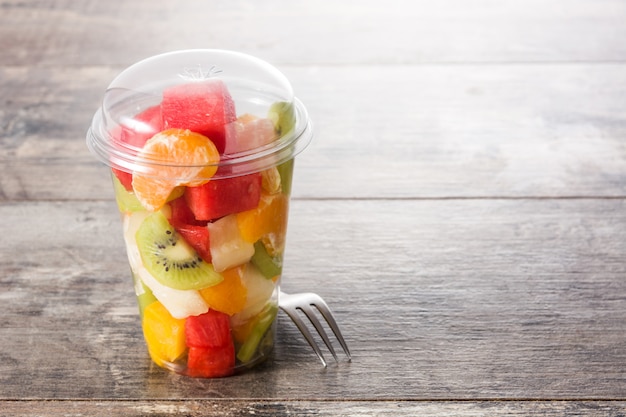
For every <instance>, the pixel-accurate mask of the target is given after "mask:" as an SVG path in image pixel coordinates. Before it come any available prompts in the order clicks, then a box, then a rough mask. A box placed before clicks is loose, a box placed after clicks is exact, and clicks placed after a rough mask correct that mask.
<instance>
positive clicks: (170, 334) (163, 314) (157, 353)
mask: <svg viewBox="0 0 626 417" xmlns="http://www.w3.org/2000/svg"><path fill="white" fill-rule="evenodd" d="M142 328H143V335H144V338H145V340H146V345H147V346H148V352H150V356H151V357H152V360H154V362H155V363H156V364H157V365H159V366H163V365H164V362H174V361H176V359H178V358H179V357H180V356H181V355H182V354H183V353H185V350H186V349H187V346H186V345H185V320H180V319H176V318H174V317H172V315H171V314H170V313H169V312H168V311H167V309H166V308H165V307H164V306H163V305H162V304H161V303H159V302H158V301H155V302H153V303H152V304H150V305H149V306H147V307H146V308H145V310H144V315H143V321H142Z"/></svg>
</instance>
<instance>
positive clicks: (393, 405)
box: [0, 400, 626, 417]
mask: <svg viewBox="0 0 626 417" xmlns="http://www.w3.org/2000/svg"><path fill="white" fill-rule="evenodd" d="M0 407H2V408H1V410H2V411H0V415H2V416H11V417H34V416H41V415H46V416H64V417H80V416H85V415H89V416H93V417H98V416H110V415H123V416H127V417H135V416H137V417H138V416H151V415H156V416H167V415H185V416H189V417H194V416H220V417H235V416H242V415H254V416H260V417H263V416H268V417H275V416H286V415H296V416H353V417H357V416H371V415H376V416H381V417H384V416H394V417H395V416H417V415H419V416H424V417H439V416H446V417H447V416H484V415H490V416H528V415H542V416H546V417H550V416H563V415H567V416H585V417H594V416H598V417H600V416H602V417H606V416H620V415H623V412H624V410H625V409H626V402H624V401H530V402H517V401H506V402H501V401H471V402H454V401H450V402H432V401H423V402H421V401H420V402H412V401H289V400H284V401H232V400H201V401H199V400H189V401H185V400H182V401H156V402H155V401H105V400H97V401H88V402H84V401H46V402H35V401H0Z"/></svg>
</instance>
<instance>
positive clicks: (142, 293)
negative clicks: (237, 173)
mask: <svg viewBox="0 0 626 417" xmlns="http://www.w3.org/2000/svg"><path fill="white" fill-rule="evenodd" d="M133 280H134V282H135V295H136V296H137V304H138V306H139V316H140V317H143V312H144V310H145V309H146V307H148V306H149V305H150V304H152V303H153V302H155V301H157V298H156V297H155V296H154V294H152V290H151V289H150V288H148V287H147V286H146V285H145V284H144V283H143V281H142V280H141V278H140V277H139V275H137V274H134V273H133Z"/></svg>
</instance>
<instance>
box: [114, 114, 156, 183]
mask: <svg viewBox="0 0 626 417" xmlns="http://www.w3.org/2000/svg"><path fill="white" fill-rule="evenodd" d="M161 130H163V120H162V117H161V107H160V106H154V107H150V108H148V109H146V110H144V111H143V112H141V113H139V114H138V115H136V116H135V117H133V118H127V119H125V120H123V121H122V126H121V130H120V139H119V140H120V142H122V143H123V144H124V146H125V147H127V148H128V150H129V151H131V152H133V151H134V152H136V151H138V150H139V149H141V148H143V146H144V145H145V143H146V141H147V140H148V139H150V138H151V137H152V136H154V135H155V134H156V133H158V132H160V131H161ZM113 173H114V174H115V175H116V176H117V178H118V179H119V180H120V183H121V184H122V185H123V186H124V188H126V190H128V191H132V189H133V187H132V180H133V176H132V173H130V172H127V171H122V170H119V169H115V168H113Z"/></svg>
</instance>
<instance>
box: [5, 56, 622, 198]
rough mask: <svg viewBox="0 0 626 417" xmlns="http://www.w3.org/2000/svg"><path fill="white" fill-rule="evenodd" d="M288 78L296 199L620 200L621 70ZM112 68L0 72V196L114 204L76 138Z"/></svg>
mask: <svg viewBox="0 0 626 417" xmlns="http://www.w3.org/2000/svg"><path fill="white" fill-rule="evenodd" d="M285 70H286V73H287V74H288V76H289V77H290V78H291V79H292V80H293V81H292V82H293V84H294V86H295V88H296V90H297V91H298V94H299V95H300V97H301V99H302V100H303V101H305V103H306V104H307V106H308V109H309V112H310V115H311V118H312V120H313V123H314V126H315V137H314V141H313V143H312V144H311V145H310V147H309V148H308V149H306V150H305V151H304V152H303V153H302V154H301V155H300V156H299V157H298V162H297V169H296V173H295V175H296V179H295V182H296V185H295V187H294V193H295V194H294V197H296V198H302V197H307V198H415V197H418V198H447V197H469V198H482V197H492V196H496V197H571V196H599V197H624V196H626V172H625V170H624V166H626V145H625V143H624V141H623V140H622V138H623V137H624V136H625V135H626V119H625V118H624V114H626V104H625V102H624V99H623V97H624V96H626V65H622V64H610V65H569V66H563V65H554V66H547V65H542V66H524V65H514V66H488V67H485V66H473V65H469V66H453V67H442V66H426V67H418V66H391V67H390V66H372V67H367V68H364V69H358V68H356V67H340V68H335V67H330V68H323V69H318V70H315V71H312V70H310V69H302V68H297V67H286V68H285ZM0 71H2V70H0ZM357 71H358V72H357ZM116 72H117V70H115V69H109V68H80V69H69V70H67V71H64V72H53V73H52V74H49V73H48V71H44V70H41V69H27V68H22V67H19V68H9V69H5V70H4V71H3V72H2V75H3V78H4V79H6V80H7V82H6V83H3V84H1V85H0V93H1V95H0V97H4V98H3V99H0V100H5V103H6V107H7V108H8V109H9V110H6V111H4V112H2V113H0V121H2V123H0V126H2V127H0V132H2V135H1V136H0V144H2V147H0V160H4V162H3V164H1V165H0V198H3V199H9V200H11V199H84V198H89V199H100V198H107V199H110V198H111V197H112V191H111V190H110V188H111V185H110V181H109V178H108V176H107V175H106V173H105V170H104V168H103V166H102V165H100V164H99V163H98V162H96V161H95V159H94V158H92V157H91V155H89V153H88V150H87V148H86V146H85V139H84V138H85V135H86V132H87V129H88V128H89V124H90V122H91V117H92V116H93V113H94V112H95V111H96V109H97V108H98V106H99V101H100V97H99V96H100V95H101V94H102V92H103V91H104V89H105V88H106V85H107V84H108V83H109V82H110V80H111V79H112V78H113V77H114V75H115V74H116ZM355 73H357V74H358V75H357V76H355V75H354V74H355ZM77 79H78V80H82V82H80V83H77V82H76V81H75V80H77ZM44 80H45V82H44ZM383 80H384V81H383ZM42 86H43V87H42ZM94 86H96V87H97V88H94ZM362 97H366V99H363V98H362ZM329 103H333V106H329V105H328V104H329ZM50 173H52V175H50ZM60 184H64V186H60Z"/></svg>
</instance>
